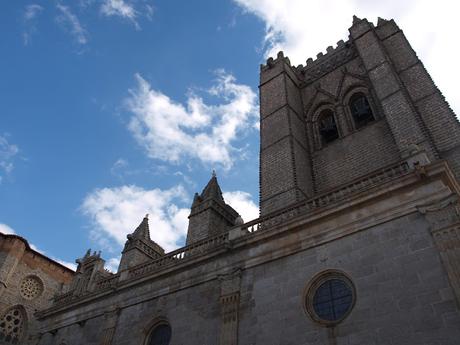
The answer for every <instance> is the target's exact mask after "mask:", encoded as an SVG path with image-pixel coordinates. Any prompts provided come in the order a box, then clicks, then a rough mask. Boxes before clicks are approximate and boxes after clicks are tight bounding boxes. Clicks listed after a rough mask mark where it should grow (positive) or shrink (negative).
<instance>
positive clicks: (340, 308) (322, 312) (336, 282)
mask: <svg viewBox="0 0 460 345" xmlns="http://www.w3.org/2000/svg"><path fill="white" fill-rule="evenodd" d="M352 304H353V292H352V290H351V288H350V287H349V286H348V284H347V283H346V282H344V281H343V280H341V279H330V280H327V281H326V282H324V283H323V284H321V285H320V287H319V288H318V289H317V290H316V291H315V294H314V297H313V310H314V311H315V313H316V315H317V316H318V318H319V319H321V320H325V321H339V320H341V319H342V318H343V317H344V316H345V315H346V314H347V313H348V312H349V311H350V309H351V307H352Z"/></svg>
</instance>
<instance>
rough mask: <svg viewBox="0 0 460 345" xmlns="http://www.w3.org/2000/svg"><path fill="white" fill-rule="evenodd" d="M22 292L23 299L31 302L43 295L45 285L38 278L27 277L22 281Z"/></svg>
mask: <svg viewBox="0 0 460 345" xmlns="http://www.w3.org/2000/svg"><path fill="white" fill-rule="evenodd" d="M20 291H21V296H22V297H24V298H25V299H28V300H31V299H34V298H37V297H38V296H40V295H41V293H42V292H43V284H42V282H41V281H40V280H39V279H38V278H37V277H34V276H31V277H27V278H25V279H24V280H23V281H22V283H21V287H20Z"/></svg>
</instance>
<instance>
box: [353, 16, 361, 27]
mask: <svg viewBox="0 0 460 345" xmlns="http://www.w3.org/2000/svg"><path fill="white" fill-rule="evenodd" d="M360 21H361V18H358V17H357V16H356V15H354V16H353V25H354V24H358V23H359V22H360Z"/></svg>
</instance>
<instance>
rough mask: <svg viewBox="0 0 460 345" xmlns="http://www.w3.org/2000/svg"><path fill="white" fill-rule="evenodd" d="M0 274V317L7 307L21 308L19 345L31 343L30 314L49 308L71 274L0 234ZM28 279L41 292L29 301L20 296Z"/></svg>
mask: <svg viewBox="0 0 460 345" xmlns="http://www.w3.org/2000/svg"><path fill="white" fill-rule="evenodd" d="M0 272H1V273H0V279H1V287H0V289H1V290H0V318H1V317H2V316H3V315H4V313H5V312H7V311H8V310H9V309H10V308H14V307H19V308H21V309H22V308H23V310H25V313H26V322H25V325H24V331H23V335H22V338H21V344H24V345H26V344H34V340H33V338H32V336H33V335H34V334H36V333H37V331H38V325H37V321H36V319H35V316H34V313H35V312H36V311H37V310H40V309H45V308H47V307H49V306H50V302H51V301H52V299H53V297H54V295H55V294H57V293H59V292H62V290H63V287H64V286H65V285H66V284H69V283H70V282H71V280H72V277H73V274H74V272H73V271H71V270H70V269H68V268H67V267H64V266H62V265H61V264H59V263H57V262H54V261H52V260H51V259H48V258H47V257H45V256H43V255H41V254H40V253H38V252H36V251H34V250H32V249H31V248H30V246H29V244H28V243H27V241H26V240H24V239H22V238H21V237H19V236H15V235H4V234H1V233H0ZM29 277H33V278H34V279H37V281H39V282H40V284H41V291H40V292H39V294H38V295H37V296H36V297H34V298H32V299H27V298H25V297H24V296H23V295H22V294H21V284H22V282H23V281H24V280H25V279H27V278H29Z"/></svg>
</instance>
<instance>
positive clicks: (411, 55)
mask: <svg viewBox="0 0 460 345" xmlns="http://www.w3.org/2000/svg"><path fill="white" fill-rule="evenodd" d="M349 33H350V35H349V38H348V40H347V41H346V42H344V41H339V42H338V43H337V46H336V47H332V46H330V47H328V48H327V52H326V53H325V54H323V53H319V54H318V55H317V57H316V59H315V60H314V59H311V58H310V59H308V60H307V63H306V65H305V66H304V65H299V66H297V67H295V66H292V65H291V63H290V61H289V59H288V58H287V57H285V56H284V55H283V53H282V52H280V53H279V54H278V56H277V58H276V59H273V58H269V59H268V60H267V63H266V64H265V65H262V66H261V71H260V121H261V122H260V123H261V125H260V129H261V132H260V135H261V151H260V207H261V215H262V216H263V215H265V214H267V213H270V212H272V211H275V210H278V209H280V208H283V207H286V206H288V205H291V204H293V203H295V202H298V201H301V200H304V199H308V198H311V197H313V196H315V195H318V194H321V193H324V192H326V191H329V190H332V189H334V188H337V187H338V186H341V185H344V184H348V183H352V182H353V181H354V180H356V179H358V178H360V177H362V176H365V175H366V174H369V173H371V172H373V171H375V170H377V169H383V168H384V167H386V166H388V165H390V164H393V163H395V162H398V161H400V160H402V159H404V158H406V157H408V156H410V155H411V154H413V153H414V152H423V153H424V154H425V155H426V157H427V159H428V160H430V161H436V160H439V159H445V160H447V161H448V162H449V165H450V166H451V168H452V170H453V171H454V172H455V174H456V176H457V178H458V177H460V126H459V123H458V120H457V118H456V117H455V114H454V113H453V111H452V109H451V108H450V107H449V104H448V103H447V102H446V100H445V99H444V97H443V95H442V94H441V92H440V91H439V89H438V88H437V87H436V85H435V84H434V83H433V81H432V79H431V77H430V75H429V74H428V72H427V71H426V69H425V67H424V66H423V63H422V62H421V61H420V59H419V58H418V57H417V55H416V53H415V52H414V50H413V49H412V47H411V46H410V44H409V42H408V41H407V39H406V37H405V35H404V33H403V32H402V31H401V30H400V29H399V27H398V26H397V25H396V23H395V22H394V21H393V20H384V19H381V18H380V19H379V20H378V24H377V26H374V25H373V24H372V23H370V22H369V21H368V20H367V19H359V18H357V17H356V16H355V17H354V19H353V25H352V26H351V27H350V29H349Z"/></svg>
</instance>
